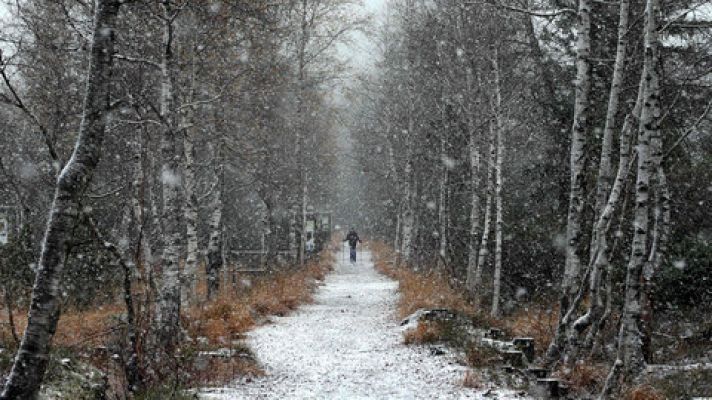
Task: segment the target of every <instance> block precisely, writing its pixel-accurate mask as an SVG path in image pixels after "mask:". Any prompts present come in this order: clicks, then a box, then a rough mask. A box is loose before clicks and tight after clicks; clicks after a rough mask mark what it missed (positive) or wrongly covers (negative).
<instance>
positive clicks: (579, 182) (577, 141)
mask: <svg viewBox="0 0 712 400" xmlns="http://www.w3.org/2000/svg"><path fill="white" fill-rule="evenodd" d="M576 31H577V32H578V34H577V39H576V95H575V104H574V118H573V119H574V124H573V127H572V129H571V154H570V156H571V158H570V167H569V168H570V173H571V181H570V192H569V209H568V217H567V221H566V262H565V265H564V278H563V280H562V283H561V298H560V301H559V303H560V308H561V311H560V312H561V314H560V316H559V324H558V326H557V330H556V333H555V335H554V338H553V339H552V342H551V344H550V346H549V349H548V350H547V354H546V358H547V362H548V363H551V362H554V361H555V360H556V359H557V358H558V357H559V356H560V355H561V350H562V347H563V346H562V345H563V342H564V340H565V337H566V330H567V328H568V326H569V323H570V321H569V320H567V319H568V316H569V315H570V314H569V313H567V310H569V306H570V305H571V303H572V301H573V299H574V298H575V296H576V293H577V291H578V287H579V284H578V283H579V280H580V279H581V249H580V244H581V243H580V242H581V235H582V230H581V218H582V214H583V208H584V203H585V193H584V192H583V181H584V178H585V176H584V175H585V171H584V165H585V160H586V154H585V152H584V150H585V145H586V137H587V136H588V133H589V130H590V127H589V125H590V124H589V97H590V94H591V61H590V56H591V0H579V8H578V24H577V28H576Z"/></svg>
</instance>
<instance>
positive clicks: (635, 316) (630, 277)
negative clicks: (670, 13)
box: [601, 0, 662, 397]
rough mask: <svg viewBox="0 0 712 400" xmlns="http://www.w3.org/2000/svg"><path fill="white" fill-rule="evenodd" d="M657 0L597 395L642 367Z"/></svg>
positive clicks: (654, 166)
mask: <svg viewBox="0 0 712 400" xmlns="http://www.w3.org/2000/svg"><path fill="white" fill-rule="evenodd" d="M657 12H658V2H657V0H647V2H646V6H645V17H646V22H645V58H644V70H645V75H644V76H643V80H644V81H645V102H644V104H643V109H642V112H641V118H640V129H639V136H638V146H637V150H638V171H637V176H638V177H637V181H636V188H635V213H634V219H633V242H632V244H631V256H630V260H629V262H628V266H627V268H626V287H625V302H624V304H623V315H622V316H621V328H620V332H619V334H618V355H617V357H616V361H615V363H614V367H613V368H611V372H610V373H609V375H608V378H607V379H606V384H605V387H604V390H603V392H602V394H601V397H608V396H610V395H612V394H616V393H617V392H618V390H619V388H620V379H619V377H620V375H622V377H623V381H624V382H630V381H631V380H632V379H633V378H634V377H635V376H637V375H638V374H639V373H640V372H641V371H642V370H643V369H644V368H645V358H644V356H643V346H642V345H643V335H642V329H641V322H642V321H641V314H642V304H641V301H642V291H641V278H642V277H643V267H644V265H645V263H646V261H647V260H646V254H647V248H648V236H649V235H648V233H649V232H648V230H649V227H648V225H649V218H650V204H649V201H650V186H651V177H652V175H653V174H654V173H655V172H657V171H658V167H659V165H660V162H661V161H662V156H661V154H660V151H659V150H658V149H657V148H656V147H657V141H659V140H660V129H659V126H658V119H659V118H660V87H659V76H658V69H657V67H658V66H657V62H658V58H657V57H658V50H657V41H658V38H657V22H656V14H657Z"/></svg>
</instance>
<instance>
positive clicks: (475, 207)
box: [466, 67, 482, 297]
mask: <svg viewBox="0 0 712 400" xmlns="http://www.w3.org/2000/svg"><path fill="white" fill-rule="evenodd" d="M467 93H468V94H471V93H472V68H470V67H468V68H467ZM472 114H473V113H472V109H471V107H470V106H469V105H468V107H467V117H466V118H467V130H468V136H469V139H470V142H469V155H470V177H471V178H470V179H471V182H470V186H471V189H470V237H469V241H468V251H467V280H466V287H467V291H468V293H469V295H470V297H474V296H475V295H476V292H477V289H478V284H479V283H477V276H478V274H477V246H478V245H479V242H480V193H479V191H480V190H481V186H482V182H481V181H482V180H481V178H480V147H479V146H478V144H477V136H476V132H475V122H474V117H473V115H472ZM480 276H481V275H480Z"/></svg>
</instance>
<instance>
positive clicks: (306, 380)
mask: <svg viewBox="0 0 712 400" xmlns="http://www.w3.org/2000/svg"><path fill="white" fill-rule="evenodd" d="M359 256H360V257H361V259H360V260H359V261H358V262H357V263H356V264H355V265H352V264H351V263H350V262H349V261H348V257H346V258H347V261H346V262H343V261H342V259H343V258H342V254H341V253H339V254H337V261H336V266H335V270H334V271H333V272H332V273H331V274H329V275H328V276H327V278H326V281H325V284H324V285H323V286H322V287H320V288H319V289H318V291H317V293H316V295H315V302H314V304H311V305H307V306H304V307H302V308H300V310H298V311H297V312H295V313H293V314H291V315H289V316H287V317H282V318H275V319H274V321H275V322H274V323H272V324H269V325H265V326H262V327H259V328H257V329H256V330H255V331H253V332H252V333H251V334H250V337H249V339H248V340H249V344H250V346H251V347H252V348H253V349H254V351H255V352H256V354H257V357H258V359H259V360H260V362H261V363H262V364H263V365H264V367H265V369H266V372H267V376H266V377H264V378H259V379H256V380H252V381H251V382H239V383H235V385H234V387H232V388H220V389H210V390H204V391H202V392H201V398H204V399H435V398H439V399H443V398H446V399H460V398H483V397H481V393H478V392H477V391H474V390H472V389H467V388H464V387H463V386H462V385H461V384H460V382H461V380H462V378H463V376H464V372H465V370H466V369H465V367H463V366H461V365H458V364H457V362H456V361H455V359H454V357H452V356H450V355H444V356H432V355H430V354H429V350H428V349H427V348H422V347H417V346H405V345H404V344H403V343H402V342H403V338H402V334H401V330H400V329H399V326H398V324H397V322H396V318H395V315H394V312H395V307H396V301H397V298H398V293H397V285H398V284H397V283H396V282H395V281H393V280H391V279H389V278H387V277H384V276H382V275H380V274H378V273H377V272H376V271H375V270H374V268H373V262H372V261H371V254H370V253H369V252H368V251H363V252H361V251H360V252H359ZM488 398H492V397H488ZM500 398H501V397H500Z"/></svg>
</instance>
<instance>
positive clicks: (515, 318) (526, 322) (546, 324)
mask: <svg viewBox="0 0 712 400" xmlns="http://www.w3.org/2000/svg"><path fill="white" fill-rule="evenodd" d="M558 318H559V311H558V308H550V307H549V308H547V307H545V306H543V305H542V306H532V307H527V308H523V309H520V310H518V311H516V312H515V313H514V314H512V315H510V316H507V317H505V318H503V319H502V324H503V325H504V326H505V330H506V331H507V332H509V333H511V334H512V335H513V336H515V337H531V338H534V349H535V350H536V354H537V355H541V354H543V353H544V351H545V350H546V348H547V347H548V346H549V343H551V340H552V339H553V337H554V333H555V332H556V325H557V323H558Z"/></svg>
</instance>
